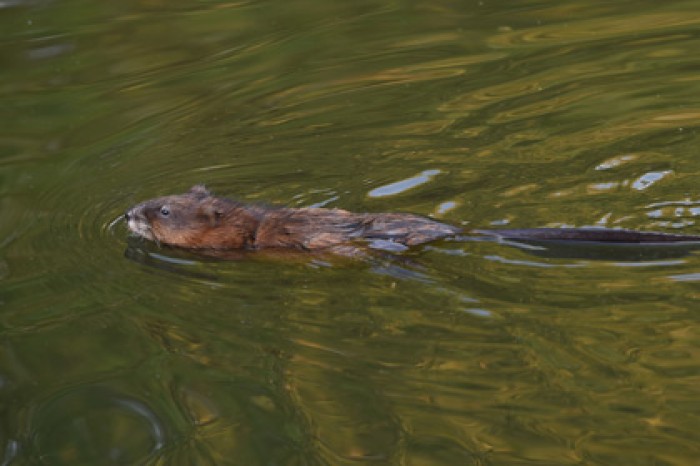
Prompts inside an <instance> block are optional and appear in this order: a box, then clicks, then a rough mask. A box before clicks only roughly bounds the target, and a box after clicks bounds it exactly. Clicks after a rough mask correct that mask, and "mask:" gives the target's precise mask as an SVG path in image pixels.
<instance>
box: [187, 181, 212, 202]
mask: <svg viewBox="0 0 700 466" xmlns="http://www.w3.org/2000/svg"><path fill="white" fill-rule="evenodd" d="M190 194H194V195H195V196H196V197H198V198H200V199H203V198H205V197H209V196H211V193H210V192H209V190H208V189H207V187H206V186H204V185H203V184H196V185H194V186H192V187H191V188H190Z"/></svg>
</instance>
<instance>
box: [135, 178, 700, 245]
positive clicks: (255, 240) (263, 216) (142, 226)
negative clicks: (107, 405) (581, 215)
mask: <svg viewBox="0 0 700 466" xmlns="http://www.w3.org/2000/svg"><path fill="white" fill-rule="evenodd" d="M125 218H126V220H127V223H128V226H129V229H130V230H131V231H132V232H134V233H135V234H137V235H139V236H141V237H143V238H146V239H149V240H152V241H156V242H157V243H162V244H167V245H171V246H177V247H181V248H187V249H199V250H242V249H247V250H258V249H268V248H277V249H297V250H306V251H331V252H333V251H343V250H345V249H343V248H344V247H348V246H352V244H353V243H357V242H358V241H365V242H370V243H377V242H378V243H381V244H383V245H384V246H386V245H389V246H390V247H389V249H392V248H391V246H392V245H393V246H396V247H397V248H396V249H405V248H407V247H409V246H414V245H419V244H423V243H427V242H429V241H435V240H439V239H442V238H449V237H455V236H457V235H460V234H465V233H466V234H481V235H490V236H496V237H499V238H503V239H511V240H525V241H528V240H530V241H588V242H603V243H635V244H637V243H645V244H649V243H651V244H654V243H681V242H700V236H692V235H677V234H668V233H657V232H642V231H635V230H621V229H605V228H529V229H488V230H472V231H466V230H465V229H464V228H461V227H458V226H454V225H449V224H446V223H442V222H438V221H436V220H432V219H429V218H426V217H421V216H419V215H414V214H408V213H353V212H349V211H347V210H342V209H327V208H311V207H304V208H284V207H268V206H261V205H251V204H244V203H241V202H237V201H234V200H231V199H227V198H221V197H216V196H213V195H212V194H211V193H210V192H209V191H208V190H207V188H206V187H205V186H203V185H196V186H193V187H192V188H191V189H190V190H189V191H188V192H187V193H185V194H179V195H173V196H165V197H160V198H157V199H151V200H148V201H146V202H143V203H141V204H138V205H137V206H135V207H133V208H131V209H129V210H128V211H127V212H126V215H125Z"/></svg>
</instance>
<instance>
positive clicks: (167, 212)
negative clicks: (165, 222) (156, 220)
mask: <svg viewBox="0 0 700 466" xmlns="http://www.w3.org/2000/svg"><path fill="white" fill-rule="evenodd" d="M160 214H161V215H162V216H163V217H167V216H168V215H170V209H168V208H167V207H166V206H163V207H161V208H160Z"/></svg>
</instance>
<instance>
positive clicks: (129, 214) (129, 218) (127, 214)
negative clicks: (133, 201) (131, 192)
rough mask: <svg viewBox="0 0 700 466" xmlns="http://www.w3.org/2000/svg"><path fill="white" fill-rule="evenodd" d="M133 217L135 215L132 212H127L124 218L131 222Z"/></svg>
mask: <svg viewBox="0 0 700 466" xmlns="http://www.w3.org/2000/svg"><path fill="white" fill-rule="evenodd" d="M131 217H133V215H132V214H131V211H130V210H127V211H126V213H125V214H124V218H125V219H126V221H127V222H128V221H129V220H131Z"/></svg>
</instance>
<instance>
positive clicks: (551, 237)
mask: <svg viewBox="0 0 700 466" xmlns="http://www.w3.org/2000/svg"><path fill="white" fill-rule="evenodd" d="M474 233H479V234H482V235H488V236H497V237H499V238H502V239H507V240H516V241H517V240H523V241H536V242H544V241H556V242H589V243H618V244H668V243H700V236H695V235H678V234H673V233H660V232H654V231H636V230H622V229H612V228H523V229H512V230H511V229H503V230H498V229H496V230H474Z"/></svg>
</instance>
